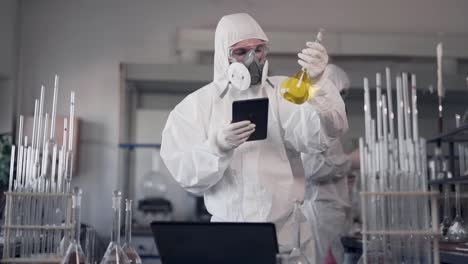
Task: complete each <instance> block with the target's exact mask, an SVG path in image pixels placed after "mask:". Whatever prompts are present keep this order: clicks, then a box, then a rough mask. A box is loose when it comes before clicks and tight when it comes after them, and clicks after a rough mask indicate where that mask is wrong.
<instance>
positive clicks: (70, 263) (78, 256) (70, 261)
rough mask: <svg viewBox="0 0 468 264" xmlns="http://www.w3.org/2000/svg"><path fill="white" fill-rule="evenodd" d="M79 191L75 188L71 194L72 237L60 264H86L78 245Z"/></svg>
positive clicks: (79, 219)
mask: <svg viewBox="0 0 468 264" xmlns="http://www.w3.org/2000/svg"><path fill="white" fill-rule="evenodd" d="M81 194H82V191H81V189H79V188H77V187H75V188H74V189H73V194H72V214H73V235H72V237H71V242H70V244H69V246H68V249H67V251H66V253H65V257H64V258H63V260H62V262H61V263H62V264H86V263H88V261H87V259H86V257H85V255H84V253H83V249H82V248H81V245H80V231H81V230H80V227H81V223H80V221H81V212H80V211H81Z"/></svg>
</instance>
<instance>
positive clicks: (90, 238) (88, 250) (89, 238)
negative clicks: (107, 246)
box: [84, 227, 96, 264]
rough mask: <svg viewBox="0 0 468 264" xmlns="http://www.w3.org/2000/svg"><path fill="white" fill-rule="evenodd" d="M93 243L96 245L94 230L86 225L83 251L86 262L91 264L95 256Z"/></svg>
mask: <svg viewBox="0 0 468 264" xmlns="http://www.w3.org/2000/svg"><path fill="white" fill-rule="evenodd" d="M95 245H96V230H94V228H92V227H86V237H85V244H84V251H85V255H86V257H87V260H88V263H90V264H93V263H94V258H95V256H94V255H95Z"/></svg>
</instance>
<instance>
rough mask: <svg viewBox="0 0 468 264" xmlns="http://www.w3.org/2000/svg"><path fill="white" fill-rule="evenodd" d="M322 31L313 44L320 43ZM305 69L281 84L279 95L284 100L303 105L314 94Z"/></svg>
mask: <svg viewBox="0 0 468 264" xmlns="http://www.w3.org/2000/svg"><path fill="white" fill-rule="evenodd" d="M324 31H325V30H324V29H320V30H319V32H318V34H317V38H316V40H315V42H318V43H320V42H322V39H323V33H324ZM311 81H312V79H311V78H310V75H309V73H308V71H307V69H305V68H302V69H301V70H299V71H298V72H296V73H295V74H294V75H293V76H290V77H289V78H287V79H286V80H285V81H284V82H283V83H282V84H281V89H280V93H281V96H283V98H284V99H286V100H288V101H289V102H291V103H294V104H303V103H304V102H306V101H307V100H309V99H310V98H312V97H313V96H314V94H315V89H316V88H315V86H314V85H312V84H311Z"/></svg>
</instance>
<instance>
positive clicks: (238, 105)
mask: <svg viewBox="0 0 468 264" xmlns="http://www.w3.org/2000/svg"><path fill="white" fill-rule="evenodd" d="M245 120H249V121H250V122H252V123H253V124H255V132H253V133H252V135H250V137H249V139H247V141H252V140H262V139H265V138H266V137H267V132H268V131H267V130H268V98H256V99H249V100H239V101H234V102H232V123H236V122H240V121H245Z"/></svg>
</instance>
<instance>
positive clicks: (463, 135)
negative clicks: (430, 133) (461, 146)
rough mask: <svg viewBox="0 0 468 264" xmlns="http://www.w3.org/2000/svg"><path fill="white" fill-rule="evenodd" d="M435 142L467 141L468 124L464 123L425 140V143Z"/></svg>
mask: <svg viewBox="0 0 468 264" xmlns="http://www.w3.org/2000/svg"><path fill="white" fill-rule="evenodd" d="M437 142H468V124H464V125H462V126H461V127H459V128H456V129H454V130H452V131H449V132H445V133H443V134H441V135H438V136H436V137H434V138H431V139H429V140H428V141H427V143H437Z"/></svg>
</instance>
